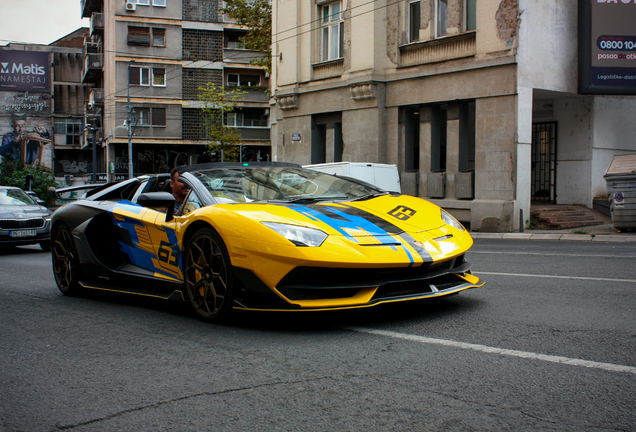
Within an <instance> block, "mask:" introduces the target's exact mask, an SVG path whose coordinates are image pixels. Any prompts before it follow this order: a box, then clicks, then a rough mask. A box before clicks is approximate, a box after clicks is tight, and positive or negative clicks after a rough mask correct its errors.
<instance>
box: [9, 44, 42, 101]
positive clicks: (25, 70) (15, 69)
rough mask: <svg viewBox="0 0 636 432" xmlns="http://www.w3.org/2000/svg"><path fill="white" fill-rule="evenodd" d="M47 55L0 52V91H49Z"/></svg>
mask: <svg viewBox="0 0 636 432" xmlns="http://www.w3.org/2000/svg"><path fill="white" fill-rule="evenodd" d="M49 70H50V68H49V54H48V53H46V52H38V51H12V50H8V51H4V50H0V90H4V91H7V90H9V91H34V92H41V91H49V90H50V88H51V84H50V80H49Z"/></svg>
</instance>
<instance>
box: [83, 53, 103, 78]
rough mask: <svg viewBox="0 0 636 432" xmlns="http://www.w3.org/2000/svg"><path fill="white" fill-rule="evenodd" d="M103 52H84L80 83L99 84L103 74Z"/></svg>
mask: <svg viewBox="0 0 636 432" xmlns="http://www.w3.org/2000/svg"><path fill="white" fill-rule="evenodd" d="M103 67H104V54H102V53H86V56H85V57H84V68H83V69H82V83H83V84H86V83H95V84H99V83H100V81H101V77H102V74H103V70H102V68H103Z"/></svg>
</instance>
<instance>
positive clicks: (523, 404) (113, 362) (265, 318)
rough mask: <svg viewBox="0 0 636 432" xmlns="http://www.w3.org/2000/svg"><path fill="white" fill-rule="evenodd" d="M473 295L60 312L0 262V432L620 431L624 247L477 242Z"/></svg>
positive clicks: (0, 256) (627, 382)
mask: <svg viewBox="0 0 636 432" xmlns="http://www.w3.org/2000/svg"><path fill="white" fill-rule="evenodd" d="M469 259H470V261H472V262H473V263H474V267H473V269H474V271H475V273H476V274H478V275H479V276H480V277H482V278H483V279H485V280H486V281H487V284H486V285H485V286H484V287H483V288H479V289H474V290H469V291H465V292H463V293H461V294H459V295H456V296H452V297H448V298H445V299H438V300H429V301H423V302H417V303H404V304H398V305H392V306H388V307H376V308H370V309H367V310H362V311H348V312H340V313H329V314H325V313H309V314H266V313H241V314H237V315H236V317H235V319H234V321H233V322H231V323H230V324H228V325H223V326H219V325H209V324H205V323H203V322H200V321H198V320H196V319H195V318H193V317H192V316H191V315H190V314H189V312H188V310H187V308H185V307H183V306H182V305H180V304H177V303H170V302H161V301H158V300H157V301H154V300H153V301H148V300H146V299H138V298H134V297H128V296H122V295H112V294H106V293H91V294H87V295H83V296H81V297H65V296H63V295H62V294H61V293H60V292H59V291H58V290H57V288H56V286H55V283H54V280H53V276H52V273H51V264H50V254H49V253H45V252H41V251H40V250H39V248H37V247H25V248H18V249H16V250H15V251H14V252H12V253H8V252H6V251H0V430H2V431H28V432H37V431H62V430H63V431H78V432H79V431H82V432H84V431H100V432H101V431H486V430H487V431H539V430H540V431H604V432H607V431H631V430H636V313H635V311H636V271H635V269H636V248H635V247H634V246H633V245H629V244H620V243H597V242H594V243H591V242H590V243H589V244H581V243H580V242H568V241H558V242H549V241H547V242H543V241H515V240H486V239H477V240H476V242H475V246H474V248H473V249H472V251H471V252H470V253H469Z"/></svg>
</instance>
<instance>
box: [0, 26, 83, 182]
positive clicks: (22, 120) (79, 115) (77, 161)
mask: <svg viewBox="0 0 636 432" xmlns="http://www.w3.org/2000/svg"><path fill="white" fill-rule="evenodd" d="M87 32H88V29H78V30H76V31H74V32H72V33H70V34H69V35H67V36H65V37H63V38H61V39H59V40H57V41H55V42H53V43H51V44H49V45H38V44H21V43H11V44H9V45H6V46H3V47H0V57H1V59H2V61H1V63H2V70H1V71H0V133H1V135H2V137H3V138H2V148H1V149H0V157H2V158H6V157H8V158H18V159H20V160H21V161H22V162H24V163H25V164H29V165H33V164H39V165H41V166H43V167H45V168H47V169H50V170H51V171H52V173H53V174H54V175H55V177H56V180H58V182H59V183H61V184H64V183H65V182H68V181H71V180H72V179H73V177H74V175H77V176H79V177H80V178H81V177H82V176H83V175H86V174H87V173H88V171H89V169H90V163H91V162H92V160H91V158H90V156H91V151H90V147H88V149H86V148H87V145H89V143H88V142H87V141H86V140H85V132H84V124H85V121H84V120H85V119H84V116H85V102H84V101H85V99H86V96H87V93H86V92H85V91H84V90H85V86H84V85H82V83H81V69H82V63H83V54H82V52H83V48H82V46H83V41H84V37H85V35H86V34H87Z"/></svg>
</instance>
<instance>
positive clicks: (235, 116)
mask: <svg viewBox="0 0 636 432" xmlns="http://www.w3.org/2000/svg"><path fill="white" fill-rule="evenodd" d="M243 121H244V116H243V113H241V112H231V113H226V114H225V126H229V127H239V126H243Z"/></svg>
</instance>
